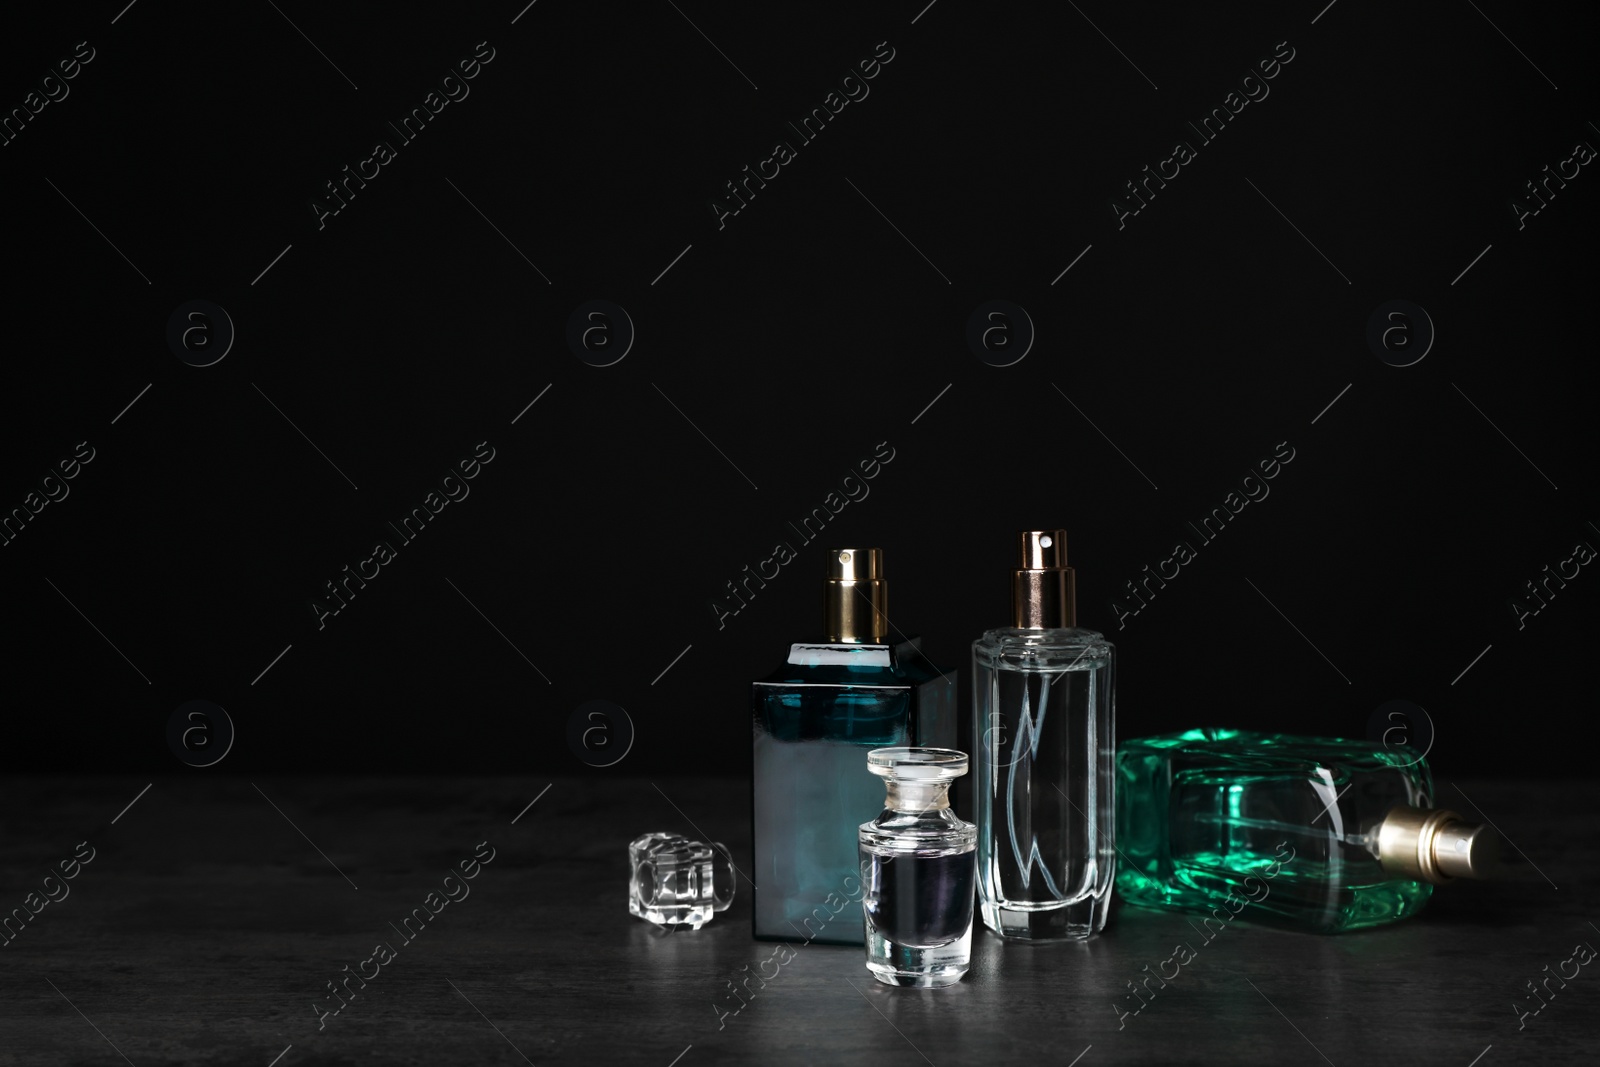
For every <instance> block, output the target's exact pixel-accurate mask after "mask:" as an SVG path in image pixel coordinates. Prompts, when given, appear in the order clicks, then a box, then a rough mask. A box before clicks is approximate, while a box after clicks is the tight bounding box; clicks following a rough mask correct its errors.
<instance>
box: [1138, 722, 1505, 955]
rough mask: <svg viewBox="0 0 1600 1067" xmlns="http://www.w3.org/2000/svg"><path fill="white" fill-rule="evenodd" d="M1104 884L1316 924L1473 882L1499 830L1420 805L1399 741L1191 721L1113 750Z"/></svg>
mask: <svg viewBox="0 0 1600 1067" xmlns="http://www.w3.org/2000/svg"><path fill="white" fill-rule="evenodd" d="M1116 796H1117V844H1118V845H1119V847H1120V849H1121V853H1122V859H1121V863H1120V864H1119V867H1118V871H1117V891H1118V892H1119V893H1120V894H1121V895H1122V898H1123V899H1124V900H1125V901H1127V902H1128V903H1130V904H1136V905H1139V906H1141V907H1151V908H1171V909H1176V910H1181V911H1194V912H1208V913H1210V915H1211V918H1208V919H1206V920H1204V922H1205V923H1206V924H1207V927H1208V929H1209V928H1210V926H1211V924H1212V923H1213V922H1214V921H1215V922H1223V923H1225V922H1228V921H1229V920H1231V919H1232V918H1233V917H1234V916H1236V915H1237V916H1238V917H1240V918H1244V919H1251V920H1255V921H1259V922H1268V923H1275V924H1278V925H1284V926H1290V927H1294V928H1297V929H1301V930H1311V931H1315V932H1318V933H1337V932H1339V931H1343V930H1359V929H1362V928H1363V927H1369V926H1379V925H1382V924H1384V923H1390V922H1394V921H1396V920H1398V919H1403V918H1405V917H1407V916H1409V915H1414V914H1416V913H1417V912H1418V911H1420V910H1421V909H1422V907H1423V905H1424V904H1426V903H1427V901H1428V898H1429V896H1431V895H1432V893H1433V887H1434V886H1435V885H1440V884H1443V883H1445V882H1449V881H1451V880H1453V879H1456V878H1483V877H1487V876H1489V875H1491V874H1492V873H1493V872H1494V870H1495V869H1496V867H1497V865H1498V846H1499V839H1498V837H1497V836H1496V835H1495V834H1494V831H1493V830H1492V829H1491V828H1489V827H1484V826H1475V825H1469V824H1467V823H1466V822H1464V821H1463V820H1462V819H1461V817H1460V816H1458V815H1456V814H1455V813H1454V812H1449V811H1443V810H1438V809H1435V808H1434V807H1433V806H1432V798H1433V778H1432V775H1431V774H1430V772H1429V770H1428V767H1427V764H1426V763H1425V762H1424V761H1423V758H1422V755H1421V754H1420V753H1418V752H1416V750H1414V749H1412V748H1410V747H1405V746H1402V747H1398V748H1386V747H1384V746H1382V745H1379V744H1375V743H1370V742H1362V741H1346V740H1342V739H1338V738H1325V737H1293V736H1290V735H1287V734H1266V733H1251V732H1247V731H1243V730H1224V729H1212V728H1206V729H1199V730H1188V731H1186V732H1184V733H1177V734H1166V735H1163V736H1160V737H1146V738H1140V739H1138V740H1133V741H1127V742H1124V743H1123V744H1122V746H1121V747H1120V748H1119V749H1118V752H1117V785H1116Z"/></svg>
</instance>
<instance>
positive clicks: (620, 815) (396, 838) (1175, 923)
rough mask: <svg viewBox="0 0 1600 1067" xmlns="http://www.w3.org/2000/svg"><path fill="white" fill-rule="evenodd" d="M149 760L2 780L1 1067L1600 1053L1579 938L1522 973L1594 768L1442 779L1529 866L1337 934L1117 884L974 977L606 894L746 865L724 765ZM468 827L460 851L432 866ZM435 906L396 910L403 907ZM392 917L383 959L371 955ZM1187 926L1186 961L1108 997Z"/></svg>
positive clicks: (1588, 899)
mask: <svg viewBox="0 0 1600 1067" xmlns="http://www.w3.org/2000/svg"><path fill="white" fill-rule="evenodd" d="M147 782H148V779H133V778H120V777H119V778H15V777H14V778H11V779H10V780H8V781H6V782H5V783H4V785H3V787H0V796H3V804H0V833H3V835H4V837H3V840H4V848H3V850H0V874H3V878H0V893H3V894H4V897H3V899H0V913H3V914H4V915H7V916H11V919H10V922H9V925H8V926H7V927H6V937H4V938H0V944H3V945H4V947H3V948H0V981H3V983H4V988H3V992H4V999H3V1001H0V1064H3V1065H10V1064H26V1065H30V1067H31V1065H38V1064H84V1065H91V1064H96V1065H97V1064H107V1065H110V1064H124V1063H131V1064H135V1065H137V1067H165V1065H176V1064H185V1065H187V1064H206V1065H251V1067H269V1065H273V1064H276V1065H277V1067H305V1065H318V1064H329V1065H331V1064H391V1063H392V1064H429V1065H441V1064H522V1063H533V1064H539V1065H544V1064H562V1063H567V1064H580V1063H581V1064H609V1063H628V1064H644V1065H648V1067H671V1065H673V1064H677V1065H678V1067H704V1065H709V1064H725V1063H759V1064H791V1063H792V1064H813V1063H830V1064H831V1063H841V1064H853V1063H860V1064H869V1063H870V1064H907V1065H910V1064H921V1063H932V1064H939V1065H941V1067H942V1065H945V1064H998V1063H1052V1064H1061V1065H1068V1064H1073V1063H1077V1064H1080V1065H1082V1067H1095V1065H1098V1064H1105V1063H1219V1064H1279V1063H1299V1064H1310V1063H1323V1062H1327V1063H1332V1064H1339V1065H1344V1064H1356V1063H1395V1064H1407V1065H1413V1064H1447V1065H1456V1067H1469V1065H1471V1064H1478V1065H1479V1067H1498V1065H1500V1064H1506V1063H1540V1064H1566V1063H1594V1062H1596V1061H1597V1060H1600V1011H1597V1010H1596V1006H1597V1004H1600V999H1597V998H1600V967H1597V968H1596V969H1595V970H1593V971H1591V970H1589V968H1588V967H1587V966H1582V967H1579V968H1578V971H1577V974H1576V976H1574V977H1571V978H1568V979H1567V980H1565V982H1564V984H1563V983H1562V982H1561V980H1560V979H1556V980H1553V981H1550V982H1549V983H1548V985H1547V986H1545V987H1543V988H1545V989H1547V990H1548V991H1549V992H1547V993H1546V994H1545V996H1544V997H1543V999H1542V1000H1535V998H1534V996H1533V994H1532V993H1530V992H1529V991H1528V989H1527V986H1526V983H1528V982H1529V981H1534V980H1538V981H1542V980H1544V979H1546V978H1547V977H1548V976H1549V975H1551V974H1553V973H1556V972H1557V971H1559V970H1566V971H1567V973H1568V974H1571V973H1572V968H1573V967H1575V966H1577V965H1575V964H1572V963H1565V964H1564V961H1567V960H1569V959H1571V958H1573V955H1574V947H1575V946H1577V945H1580V944H1582V943H1589V944H1592V945H1596V946H1600V929H1597V927H1596V925H1595V924H1596V923H1597V922H1600V908H1597V907H1596V906H1595V904H1596V901H1595V899H1594V898H1595V893H1594V880H1595V875H1596V873H1597V871H1596V858H1595V851H1594V848H1593V845H1594V831H1593V825H1594V824H1593V818H1594V817H1593V815H1592V814H1591V813H1593V812H1594V811H1595V810H1596V806H1597V801H1600V786H1596V785H1594V784H1591V783H1580V782H1555V783H1551V782H1531V781H1530V782H1486V781H1485V782H1462V783H1459V785H1460V787H1461V789H1457V788H1456V784H1450V783H1441V784H1440V793H1441V796H1440V799H1441V800H1442V801H1444V802H1447V803H1448V805H1449V806H1451V807H1454V808H1456V809H1457V810H1460V811H1462V812H1463V814H1471V815H1476V814H1478V813H1479V812H1481V813H1482V814H1483V815H1485V816H1486V817H1487V818H1489V819H1490V820H1492V821H1493V822H1494V823H1495V824H1496V825H1498V826H1499V828H1500V829H1501V830H1502V832H1503V833H1504V834H1505V835H1506V836H1507V837H1509V838H1510V840H1511V841H1512V842H1513V843H1514V845H1515V846H1516V847H1517V849H1518V850H1520V851H1521V852H1523V853H1525V855H1526V857H1527V859H1528V860H1529V861H1531V864H1532V865H1533V867H1530V868H1529V869H1528V871H1527V875H1526V877H1524V878H1523V879H1521V880H1516V881H1508V882H1504V883H1479V884H1457V885H1453V886H1449V887H1446V888H1445V889H1442V890H1440V891H1439V892H1437V893H1436V894H1435V896H1434V899H1433V901H1432V902H1431V903H1430V904H1429V906H1428V908H1427V910H1426V911H1425V912H1424V913H1423V914H1422V915H1420V916H1419V917H1417V918H1416V919H1414V920H1411V921H1408V922H1405V923H1400V924H1397V925H1394V926H1391V927H1388V928H1384V929H1378V930H1371V931H1364V932H1359V933H1353V934H1343V935H1338V936H1333V937H1326V936H1318V935H1313V934H1298V933H1292V932H1285V931H1281V930H1277V929H1272V928H1267V927H1262V926H1257V925H1253V924H1251V923H1249V922H1247V921H1245V917H1244V916H1241V919H1240V920H1239V921H1235V922H1232V923H1230V924H1229V925H1228V926H1227V927H1225V928H1224V929H1222V930H1221V931H1220V932H1214V933H1213V934H1212V940H1210V941H1207V942H1203V943H1202V942H1201V941H1200V938H1199V937H1198V935H1197V933H1196V931H1195V929H1194V928H1193V927H1191V926H1190V925H1189V920H1188V919H1187V918H1186V917H1185V916H1181V915H1176V914H1165V913H1155V912H1150V911H1142V910H1139V909H1135V908H1128V907H1120V908H1118V909H1117V911H1116V912H1115V913H1114V914H1113V915H1112V918H1111V923H1110V925H1109V926H1108V928H1107V930H1106V932H1105V934H1104V935H1102V936H1101V937H1099V938H1096V939H1094V940H1093V941H1090V942H1088V943H1083V944H1067V945H1045V946H1030V945H1012V944H1004V943H1002V942H1000V941H998V940H996V939H995V938H994V937H993V936H991V935H989V934H988V933H987V932H979V933H978V934H976V935H975V936H974V950H973V963H972V970H971V972H970V973H969V974H968V976H967V978H966V979H965V980H964V981H963V982H961V983H960V984H959V985H957V986H953V987H950V988H946V989H939V990H905V989H890V988H888V987H885V986H882V985H879V984H877V983H875V982H873V981H872V980H871V979H870V978H869V976H868V974H867V972H866V970H865V968H864V967H863V963H862V952H861V950H860V949H859V948H844V947H835V946H826V945H817V944H812V945H803V946H795V947H794V949H793V957H792V958H791V959H788V961H787V962H786V963H783V964H781V966H778V967H777V973H776V974H773V970H772V968H773V967H774V966H775V965H774V964H768V965H767V967H766V968H760V966H759V965H760V964H761V962H762V961H764V960H767V959H768V958H769V957H771V956H772V953H773V950H774V946H773V945H771V944H766V943H760V942H756V941H753V940H752V939H751V936H750V926H749V918H750V897H749V886H748V885H747V884H741V885H740V887H739V894H738V896H737V897H736V898H735V901H734V904H733V906H732V907H731V908H730V909H729V910H728V911H727V912H725V913H723V914H721V915H719V916H718V917H717V918H716V920H715V921H714V922H712V923H710V924H708V925H707V926H706V927H705V928H704V929H702V930H700V931H695V932H688V931H684V932H677V933H672V932H663V931H661V930H658V929H657V928H655V927H652V926H651V925H650V924H648V923H645V922H642V921H640V920H637V919H634V918H631V917H630V916H629V915H628V914H627V909H626V904H625V900H626V896H625V894H626V880H627V875H626V870H627V864H626V845H627V842H628V840H630V839H631V838H632V837H633V836H635V835H637V834H639V833H642V832H644V831H647V830H655V829H666V830H681V831H683V832H685V833H689V834H691V835H696V834H703V835H705V836H707V837H709V838H713V839H716V840H720V841H723V842H725V843H727V844H728V845H729V846H730V848H731V849H732V851H733V854H734V858H735V860H736V861H737V862H738V863H739V865H740V867H741V868H743V869H744V870H745V871H749V869H750V867H749V859H750V840H749V820H748V788H749V787H748V783H747V782H742V781H739V780H737V779H725V780H718V779H657V780H655V781H653V782H652V781H646V780H640V779H629V778H607V777H602V776H600V775H595V776H591V777H587V778H583V779H576V778H574V779H561V778H558V779H555V780H553V781H551V780H550V779H548V778H529V779H470V778H450V777H432V778H423V777H417V778H359V779H349V778H344V779H334V778H324V777H303V778H288V777H284V778H268V777H257V778H255V779H254V780H253V781H251V780H247V779H243V778H235V777H226V776H215V775H211V776H207V775H205V774H204V773H203V772H197V773H195V774H192V775H187V776H174V777H171V778H158V779H156V780H155V781H154V782H153V783H151V784H150V788H149V789H148V790H146V789H145V786H146V784H147ZM1462 790H1464V792H1462ZM1469 797H1470V800H1469V799H1468V798H1469ZM130 801H131V802H132V803H131V805H130ZM530 802H531V806H530ZM1480 805H1481V808H1480V807H1479V806H1480ZM475 857H477V858H478V859H485V858H486V862H481V863H480V864H479V865H478V866H477V867H476V868H475V871H476V876H475V877H474V878H472V879H471V880H470V881H469V880H465V879H459V878H458V879H456V880H452V881H449V882H447V881H446V879H447V878H448V876H449V875H450V873H451V871H452V870H453V869H458V865H459V864H461V863H462V862H463V861H468V864H469V869H473V868H472V867H471V863H472V861H473V860H474V858H475ZM63 863H64V864H65V865H66V870H68V871H72V872H73V873H74V875H75V876H74V877H72V878H71V879H70V880H68V879H64V878H61V877H60V876H59V873H60V871H61V868H62V865H63ZM52 871H57V872H58V876H57V877H56V878H54V879H51V880H49V881H46V878H47V876H48V875H49V874H50V873H51V872H52ZM446 893H448V894H449V897H450V898H454V899H448V898H446V897H445V896H444V895H445V894H446ZM430 894H439V895H438V896H430ZM50 898H55V899H50ZM424 906H426V909H427V911H428V912H429V913H430V914H432V913H433V912H435V911H436V912H437V914H434V915H433V918H432V919H431V920H430V921H429V922H428V923H427V924H426V926H425V927H422V926H421V924H420V923H417V922H415V921H413V924H412V925H413V927H421V932H420V933H414V934H413V937H412V939H411V940H409V941H408V940H406V939H405V938H403V937H402V936H401V935H400V933H399V931H398V929H397V925H391V924H400V923H401V922H402V920H403V919H404V918H405V917H406V916H407V915H409V914H410V913H411V912H412V909H414V908H418V907H424ZM14 909H20V913H21V914H22V915H23V916H26V921H25V922H24V921H22V920H20V919H18V918H17V917H16V912H14ZM35 909H37V911H36V912H35ZM408 932H410V928H408ZM379 942H383V943H386V944H388V945H389V946H390V949H391V951H390V953H389V954H388V959H387V961H386V962H382V963H381V964H380V963H368V962H365V961H368V960H369V959H372V958H373V955H374V947H375V945H376V944H377V943H379ZM1179 942H1187V943H1189V944H1190V945H1191V946H1192V947H1193V948H1194V950H1195V956H1194V958H1193V959H1192V960H1191V961H1190V962H1189V963H1188V964H1187V965H1186V966H1184V967H1183V968H1182V969H1181V972H1180V973H1179V975H1178V976H1177V977H1176V978H1174V979H1173V980H1171V981H1169V982H1168V983H1167V984H1166V987H1165V988H1163V989H1159V990H1158V992H1157V993H1156V995H1155V996H1154V997H1153V998H1152V999H1150V1000H1149V1002H1148V1003H1146V1004H1145V1006H1144V1008H1143V1009H1142V1010H1141V1011H1140V1012H1139V1014H1137V1015H1131V1014H1130V1015H1126V1016H1123V1015H1121V1014H1120V1012H1121V1011H1124V1010H1126V1009H1127V1007H1128V1006H1129V1005H1130V1004H1131V1003H1132V1001H1131V995H1130V994H1129V992H1128V983H1129V982H1130V981H1133V980H1134V979H1136V978H1141V977H1143V976H1144V974H1146V973H1147V972H1145V971H1144V970H1143V968H1144V967H1145V966H1146V965H1149V966H1150V967H1151V968H1152V970H1154V969H1156V966H1157V964H1158V963H1160V961H1162V960H1165V959H1166V958H1167V957H1169V956H1171V955H1172V954H1173V949H1174V946H1175V945H1176V944H1177V943H1179ZM345 968H349V970H345ZM747 968H748V969H747ZM1546 968H1548V970H1546ZM358 970H360V971H364V972H365V973H366V974H368V975H371V974H372V973H373V971H374V970H377V971H378V973H377V976H376V977H374V978H372V979H371V980H370V981H366V982H365V984H364V986H363V984H362V980H361V979H355V980H347V979H348V976H349V975H350V974H351V972H353V971H358ZM758 970H760V972H761V973H763V974H765V975H770V976H771V977H769V978H767V979H766V980H765V981H763V980H762V979H760V978H757V979H754V980H752V981H750V982H748V983H747V984H746V985H745V986H744V987H743V988H746V989H748V990H753V991H754V992H753V995H752V994H750V993H746V994H745V997H747V998H748V1001H747V1002H746V1000H745V999H736V998H735V997H734V995H733V994H732V993H731V991H730V990H731V987H732V985H733V984H735V983H737V982H740V981H741V980H743V979H746V978H748V977H749V976H750V975H753V974H756V973H757V972H758ZM340 981H344V984H343V985H342V986H340V987H339V988H340V989H341V990H345V991H348V992H345V994H344V999H343V1000H337V999H335V998H334V996H333V994H332V992H331V987H330V983H334V982H340ZM341 1003H342V1004H343V1007H340V1004H341ZM740 1004H743V1007H741V1008H738V1010H737V1012H736V1013H735V1012H734V1010H733V1009H734V1008H735V1006H736V1005H740ZM1539 1005H1542V1007H1540V1010H1538V1011H1537V1013H1534V1012H1533V1008H1535V1007H1536V1006H1539ZM1119 1006H1120V1007H1119ZM1519 1006H1520V1007H1519ZM335 1008H338V1009H339V1010H338V1013H337V1014H333V1013H332V1010H333V1009H335ZM324 1012H326V1013H327V1014H323V1013H324ZM1519 1012H1520V1013H1526V1014H1519Z"/></svg>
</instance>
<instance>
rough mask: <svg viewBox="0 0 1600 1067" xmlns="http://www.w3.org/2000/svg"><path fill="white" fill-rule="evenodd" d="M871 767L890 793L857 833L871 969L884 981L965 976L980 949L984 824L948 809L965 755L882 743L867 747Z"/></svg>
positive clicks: (918, 982) (913, 982) (929, 982)
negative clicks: (978, 889) (976, 941)
mask: <svg viewBox="0 0 1600 1067" xmlns="http://www.w3.org/2000/svg"><path fill="white" fill-rule="evenodd" d="M867 769H868V770H870V771H871V772H872V773H873V774H876V775H878V776H879V777H881V778H882V779H883V782H884V786H885V789H886V791H887V793H888V797H887V799H886V800H885V802H884V809H883V813H882V814H881V815H879V816H878V817H877V818H876V819H873V820H872V821H871V822H868V823H862V824H861V830H860V835H859V837H860V843H861V880H862V883H863V884H864V885H865V886H866V893H865V895H864V896H863V897H862V898H861V907H862V910H863V912H864V913H865V917H864V921H865V929H866V940H867V970H869V971H871V972H872V976H873V977H874V978H876V979H877V980H878V981H880V982H883V983H885V984H886V985H898V986H940V985H951V984H952V983H955V982H959V981H961V976H962V975H964V974H966V973H967V961H968V959H969V958H970V957H971V955H972V905H973V889H974V882H975V880H976V877H977V869H976V864H975V862H974V860H975V853H974V851H973V850H974V848H975V847H976V845H977V840H978V830H977V827H975V826H973V825H972V824H971V823H969V822H966V821H964V820H962V819H960V818H957V817H956V813H955V812H953V811H951V810H950V797H949V793H950V783H951V782H953V781H955V780H956V779H957V778H959V777H961V776H962V775H963V774H966V773H967V755H966V753H965V752H957V751H955V750H953V749H948V748H879V749H874V750H873V751H872V752H869V753H867Z"/></svg>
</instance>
